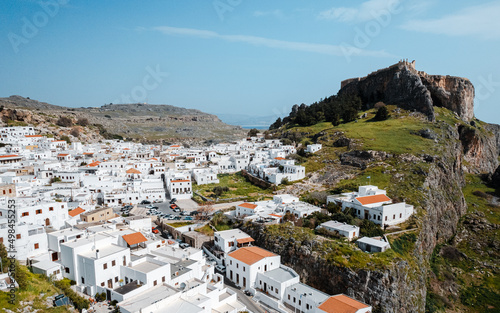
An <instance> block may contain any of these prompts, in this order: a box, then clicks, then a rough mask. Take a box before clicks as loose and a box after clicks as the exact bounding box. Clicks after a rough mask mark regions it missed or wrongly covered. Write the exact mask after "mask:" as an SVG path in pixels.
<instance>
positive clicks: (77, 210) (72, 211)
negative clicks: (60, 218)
mask: <svg viewBox="0 0 500 313" xmlns="http://www.w3.org/2000/svg"><path fill="white" fill-rule="evenodd" d="M83 212H85V210H84V209H82V208H81V207H77V208H76V209H73V210H71V211H69V212H68V215H69V216H71V217H75V216H77V215H78V214H82V213H83Z"/></svg>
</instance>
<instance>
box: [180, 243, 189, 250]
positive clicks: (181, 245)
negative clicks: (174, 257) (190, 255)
mask: <svg viewBox="0 0 500 313" xmlns="http://www.w3.org/2000/svg"><path fill="white" fill-rule="evenodd" d="M179 247H181V248H182V249H186V248H189V247H191V246H190V245H188V244H187V243H185V242H183V243H180V244H179Z"/></svg>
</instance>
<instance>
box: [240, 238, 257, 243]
mask: <svg viewBox="0 0 500 313" xmlns="http://www.w3.org/2000/svg"><path fill="white" fill-rule="evenodd" d="M252 241H255V240H254V239H253V238H252V237H247V238H240V239H236V242H237V243H247V242H252Z"/></svg>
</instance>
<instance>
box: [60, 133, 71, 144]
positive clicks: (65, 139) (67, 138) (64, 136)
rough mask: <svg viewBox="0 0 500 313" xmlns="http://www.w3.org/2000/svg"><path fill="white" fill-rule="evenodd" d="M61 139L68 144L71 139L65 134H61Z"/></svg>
mask: <svg viewBox="0 0 500 313" xmlns="http://www.w3.org/2000/svg"><path fill="white" fill-rule="evenodd" d="M61 140H64V141H66V142H67V143H68V144H70V143H71V139H69V137H68V136H66V135H63V136H61Z"/></svg>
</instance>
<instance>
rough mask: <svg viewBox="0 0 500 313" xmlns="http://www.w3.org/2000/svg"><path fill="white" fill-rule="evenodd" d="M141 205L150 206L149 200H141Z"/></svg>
mask: <svg viewBox="0 0 500 313" xmlns="http://www.w3.org/2000/svg"><path fill="white" fill-rule="evenodd" d="M141 204H151V201H149V200H142V201H141Z"/></svg>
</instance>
